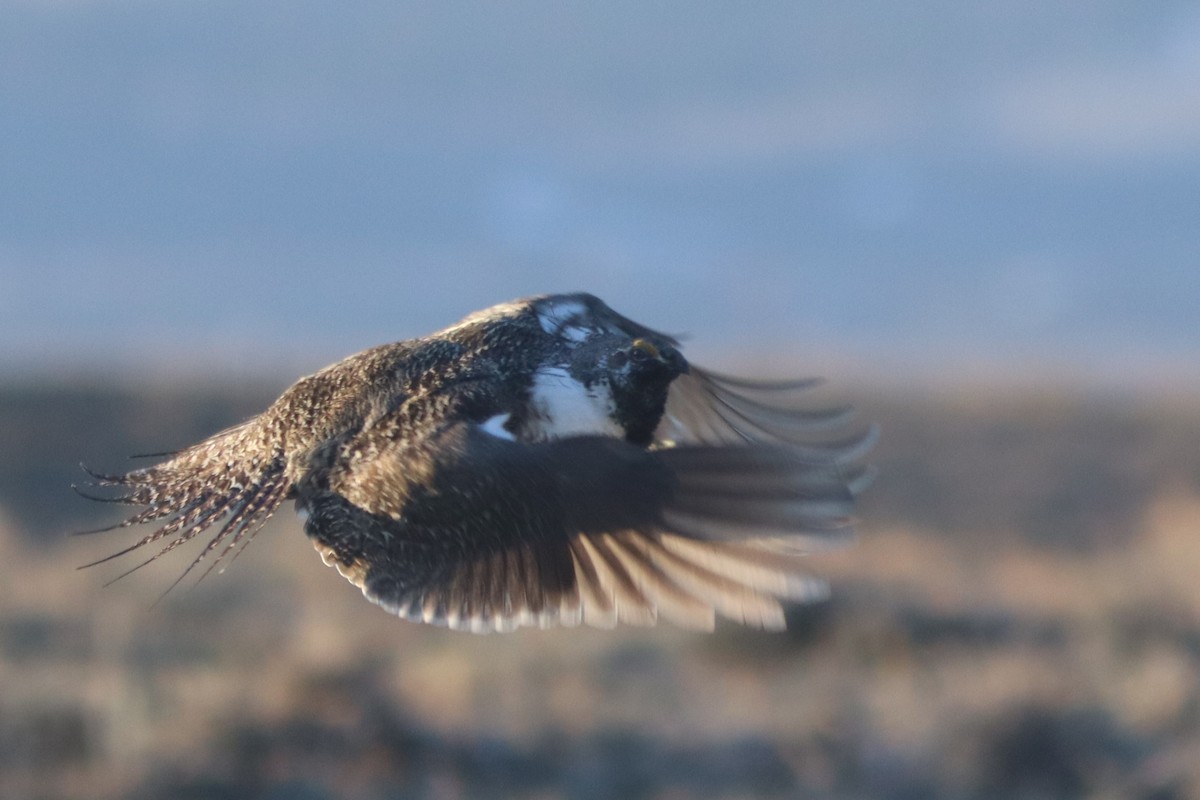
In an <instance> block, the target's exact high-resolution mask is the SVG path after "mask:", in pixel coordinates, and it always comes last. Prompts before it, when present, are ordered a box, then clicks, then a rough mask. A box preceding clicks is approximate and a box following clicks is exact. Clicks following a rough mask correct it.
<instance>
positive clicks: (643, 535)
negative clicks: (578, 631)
mask: <svg viewBox="0 0 1200 800" xmlns="http://www.w3.org/2000/svg"><path fill="white" fill-rule="evenodd" d="M395 433H396V429H395V428H394V427H392V426H389V425H386V424H383V425H380V426H378V427H377V428H376V429H373V430H368V431H365V432H364V433H362V434H360V435H359V436H358V437H356V438H355V439H354V440H353V441H351V442H347V443H344V444H342V445H340V446H338V447H336V448H331V449H330V450H329V451H328V452H327V453H325V454H324V455H323V456H322V457H321V458H319V459H318V461H320V462H321V463H315V464H314V468H313V470H312V471H311V473H310V476H309V478H308V479H306V480H305V481H304V482H303V483H302V484H301V486H300V488H299V492H298V498H297V505H298V507H300V508H301V510H302V511H304V512H306V513H307V514H308V518H307V520H306V523H305V529H306V532H307V533H308V535H309V536H310V537H312V539H313V540H314V544H315V546H316V547H317V549H318V551H319V552H320V553H321V555H322V557H323V559H324V560H325V562H326V563H327V564H329V565H331V566H336V567H337V568H338V570H339V571H340V572H341V573H342V574H343V575H344V576H345V577H347V578H348V579H349V580H350V581H351V582H353V583H354V584H356V585H357V586H359V587H360V588H361V589H362V591H363V594H364V595H365V596H366V597H367V598H368V599H370V600H372V601H373V602H375V603H378V604H379V605H381V606H383V607H384V608H386V609H388V610H389V611H391V612H393V613H396V614H398V615H400V616H402V617H406V618H408V619H412V620H417V621H424V622H430V623H437V624H442V625H447V626H450V627H452V628H458V629H466V630H473V631H490V630H509V629H512V628H514V627H517V626H520V625H538V626H543V627H546V626H550V625H554V624H564V625H574V624H578V623H580V622H586V623H588V624H591V625H596V626H600V627H611V626H613V625H615V624H616V623H618V622H622V623H631V624H652V623H653V622H655V621H656V619H658V618H659V617H662V618H664V619H668V620H670V621H672V622H674V623H677V624H679V625H682V626H685V627H692V628H700V629H711V628H712V626H713V624H714V618H715V616H716V615H720V616H723V617H727V618H730V619H733V620H736V621H738V622H742V623H745V624H748V625H753V626H758V627H764V628H773V629H778V628H782V627H783V625H784V617H783V611H782V606H781V601H786V600H804V599H809V598H812V597H814V596H818V595H820V594H822V593H823V591H824V585H823V584H822V583H820V582H819V581H815V580H813V579H811V578H808V577H806V576H805V575H804V574H803V573H802V572H801V571H800V569H799V566H800V565H799V556H800V554H801V552H802V551H803V550H804V549H806V548H808V547H810V546H812V545H813V544H814V543H817V544H820V543H827V542H831V541H835V540H837V539H838V538H840V537H843V536H845V535H847V534H848V533H849V531H850V525H851V519H850V516H849V515H850V513H851V505H852V502H853V496H852V492H851V491H850V489H849V486H848V482H849V481H850V480H852V477H853V475H852V473H853V470H851V469H848V468H847V467H845V466H843V465H840V464H839V463H838V461H837V459H836V458H835V457H834V455H831V454H830V453H828V452H825V451H823V450H820V449H818V448H810V449H807V450H800V449H796V448H785V447H775V446H765V445H756V446H749V445H744V444H743V445H715V446H713V445H682V446H678V447H674V448H667V449H662V450H649V451H647V450H644V449H642V448H639V447H636V446H634V445H631V444H628V443H626V442H623V441H620V440H617V439H613V438H608V437H593V436H584V437H572V438H565V439H559V440H554V441H548V442H538V443H524V442H518V441H513V440H511V439H505V438H500V437H497V436H494V435H492V434H491V433H489V432H488V431H487V430H486V429H485V428H484V427H481V426H479V425H476V424H474V423H467V422H459V423H454V424H449V425H444V426H441V427H438V428H435V429H431V430H430V431H429V432H428V433H426V434H424V435H421V436H418V437H413V436H412V435H411V430H410V431H408V434H409V435H406V436H399V437H398V436H396V435H395ZM322 459H323V460H322Z"/></svg>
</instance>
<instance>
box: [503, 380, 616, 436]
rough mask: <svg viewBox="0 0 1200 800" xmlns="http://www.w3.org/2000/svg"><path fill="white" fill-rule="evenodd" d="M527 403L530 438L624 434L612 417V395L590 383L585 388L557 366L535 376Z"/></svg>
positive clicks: (604, 388)
mask: <svg viewBox="0 0 1200 800" xmlns="http://www.w3.org/2000/svg"><path fill="white" fill-rule="evenodd" d="M531 402H532V405H533V410H534V414H533V415H532V418H531V419H530V422H529V428H528V431H527V433H528V435H529V436H530V437H531V438H534V439H558V438H561V437H564V436H584V435H589V434H591V435H602V436H617V437H624V435H625V432H624V431H623V430H622V429H621V426H620V425H618V424H617V423H616V422H615V421H614V420H613V418H612V413H613V401H612V393H611V392H610V391H609V389H608V387H607V386H606V385H603V384H594V385H593V386H592V387H591V388H588V387H586V386H584V385H583V384H582V383H580V382H579V381H577V380H575V379H574V378H572V377H571V376H570V375H569V374H568V373H567V371H566V370H564V369H561V368H559V367H551V368H548V369H543V370H540V371H539V372H538V373H537V375H536V376H535V378H534V381H533V395H532V398H531Z"/></svg>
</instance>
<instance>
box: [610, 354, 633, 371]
mask: <svg viewBox="0 0 1200 800" xmlns="http://www.w3.org/2000/svg"><path fill="white" fill-rule="evenodd" d="M628 360H629V356H627V355H625V351H624V350H618V351H617V352H615V353H613V354H612V355H611V356H609V357H608V365H609V366H610V367H615V368H616V369H620V368H621V367H623V366H625V362H627V361H628Z"/></svg>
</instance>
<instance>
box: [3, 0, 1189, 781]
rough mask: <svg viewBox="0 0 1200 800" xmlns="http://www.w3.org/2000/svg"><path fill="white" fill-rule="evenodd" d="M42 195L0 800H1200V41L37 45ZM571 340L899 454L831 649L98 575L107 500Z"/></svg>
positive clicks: (124, 538) (287, 21) (816, 36)
mask: <svg viewBox="0 0 1200 800" xmlns="http://www.w3.org/2000/svg"><path fill="white" fill-rule="evenodd" d="M0 153H2V154H3V155H2V156H0V795H3V796H4V797H6V798H7V797H12V798H85V797H86V798H160V797H162V798H205V799H207V798H301V800H304V799H306V798H333V797H347V798H371V799H373V798H409V797H411V798H426V797H429V798H455V797H539V798H541V797H545V798H551V797H569V798H609V797H612V798H678V797H714V798H717V797H719V798H741V797H846V796H853V797H887V798H892V797H895V798H917V797H922V798H924V797H934V798H938V797H955V798H964V797H965V798H975V797H979V798H985V797H1038V798H1042V797H1154V798H1174V797H1181V798H1182V797H1195V796H1200V766H1197V765H1200V582H1197V581H1196V580H1195V579H1194V574H1195V572H1196V569H1197V567H1198V566H1200V370H1197V368H1196V365H1197V362H1198V360H1200V336H1197V322H1196V320H1197V311H1198V308H1197V301H1198V298H1200V269H1198V268H1197V267H1198V265H1200V235H1198V234H1197V225H1198V222H1200V8H1198V7H1197V6H1196V4H1194V3H1189V2H1161V3H1138V2H1128V1H1126V2H1119V1H1116V0H1114V1H1113V2H1096V3H1089V4H1047V3H1035V2H1021V1H1019V0H1013V1H1012V2H1003V3H992V4H963V3H955V2H920V3H907V4H899V3H888V2H877V3H870V2H847V3H840V4H797V3H756V4H752V5H747V4H740V5H736V6H735V5H731V4H727V3H716V2H695V3H662V4H652V5H651V4H645V3H632V2H609V3H605V4H583V3H570V2H563V3H554V4H550V3H524V2H513V3H505V4H434V3H408V2H370V1H367V2H355V3H330V2H305V1H301V2H286V3H285V2H261V3H235V2H219V1H218V2H203V3H200V2H196V3H151V2H143V1H141V0H111V1H105V0H8V2H3V3H0ZM572 290H587V291H591V292H594V293H596V294H598V295H600V296H601V297H603V298H604V299H605V300H606V301H608V302H609V303H610V304H611V305H613V306H614V307H615V308H616V309H618V310H619V311H621V312H623V313H625V314H627V315H629V316H631V317H633V318H635V319H637V320H639V321H641V322H644V323H646V324H649V325H652V326H655V327H658V328H661V329H666V330H669V331H678V332H681V333H686V334H688V335H689V340H688V354H689V356H690V357H691V358H692V360H694V361H696V362H698V363H701V364H705V365H708V366H712V367H716V368H719V369H722V370H725V371H731V372H736V373H742V374H748V375H786V374H822V375H825V376H827V377H829V378H830V379H831V385H830V388H829V389H827V390H824V391H826V392H827V394H826V396H825V397H823V398H816V401H818V402H820V401H821V400H829V401H842V400H849V401H851V402H853V403H854V404H855V405H857V406H858V407H860V409H861V410H862V416H863V418H864V419H870V420H879V421H881V422H882V423H883V427H884V437H883V439H882V441H881V444H880V445H879V447H878V448H877V451H876V454H875V457H874V459H875V461H876V462H877V463H878V464H879V466H880V469H881V476H880V478H879V480H878V482H877V484H876V486H875V487H874V488H873V489H872V491H871V492H870V493H869V494H868V495H867V497H866V498H865V500H864V503H863V507H862V513H861V516H862V520H863V522H862V525H861V535H860V538H859V542H858V544H857V545H856V546H855V547H854V548H852V549H849V550H846V551H843V552H838V553H833V554H822V555H820V556H815V557H814V558H813V560H812V570H813V572H814V573H815V574H819V575H822V576H825V577H827V578H829V579H830V581H831V582H832V584H833V587H834V589H833V598H832V600H831V601H829V602H827V603H823V604H821V605H817V606H812V607H806V608H799V609H795V610H794V612H792V613H791V615H790V621H791V629H790V630H789V632H788V633H787V634H785V635H768V634H761V633H755V632H750V631H742V630H736V629H733V628H732V627H722V628H719V629H718V631H717V633H716V634H714V635H712V636H697V635H694V634H685V633H681V632H678V631H674V630H670V629H666V628H663V629H657V630H650V631H642V630H626V631H618V632H615V633H605V632H597V631H582V630H572V631H551V632H522V633H518V634H514V635H511V636H496V637H471V636H466V635H462V634H452V633H447V632H445V631H440V630H432V629H427V628H424V627H420V626H413V625H409V624H406V623H402V622H399V621H398V620H395V619H391V618H389V617H388V616H387V615H386V614H384V613H382V612H380V611H379V610H378V609H375V608H373V607H371V606H369V605H367V604H365V603H364V602H363V601H362V599H361V597H359V595H358V592H357V590H356V589H354V588H353V587H352V586H350V585H348V584H347V583H345V582H344V581H343V580H342V579H341V578H339V577H338V576H337V575H336V574H335V573H333V572H332V571H330V570H328V569H327V568H325V567H324V566H322V565H321V564H320V562H319V559H318V558H317V557H316V555H315V554H314V553H313V552H312V549H311V547H310V546H309V544H308V543H307V542H306V541H305V539H304V537H303V536H302V535H301V532H300V526H299V524H298V522H297V521H296V520H295V519H294V518H293V516H292V515H291V513H290V510H289V511H287V513H284V514H282V515H281V518H280V519H278V520H276V521H275V522H273V523H272V525H271V526H270V528H269V529H268V530H267V531H265V532H264V533H263V534H261V535H260V537H259V539H258V541H257V543H256V544H255V546H254V547H251V548H249V549H248V550H247V552H246V554H245V555H244V556H242V557H241V558H239V559H238V561H237V562H236V563H235V564H234V565H233V566H232V567H231V568H230V569H229V570H228V571H227V572H226V573H224V574H222V575H219V576H218V575H214V576H211V577H210V578H209V579H208V580H206V581H205V582H204V583H202V584H200V585H199V586H198V587H196V588H194V589H191V590H186V589H181V590H177V591H175V592H172V593H171V594H169V595H167V596H166V597H165V598H164V599H162V600H161V602H158V603H157V604H156V603H155V601H156V598H158V597H159V595H160V594H161V593H162V591H163V590H164V589H165V588H166V586H167V585H169V583H170V581H171V580H173V579H174V577H175V576H176V575H177V572H176V570H177V569H178V570H181V569H182V568H183V567H184V566H185V565H186V563H187V560H188V557H189V556H190V555H191V554H190V553H189V554H187V555H181V557H180V558H179V559H176V560H170V559H167V560H164V561H163V562H159V563H157V564H155V566H154V568H151V569H148V570H144V571H142V572H139V573H137V574H135V575H133V576H131V577H129V578H127V579H124V580H122V581H120V582H118V583H115V584H114V585H112V586H110V587H107V588H104V586H103V584H104V583H105V582H106V581H108V580H110V579H112V578H113V577H115V576H116V575H118V574H120V572H121V571H123V569H124V568H127V567H128V566H132V563H128V564H124V565H115V566H114V565H106V566H105V567H100V568H96V569H93V570H89V571H85V572H82V573H80V572H76V571H75V569H74V568H75V566H76V565H78V564H81V563H85V562H87V561H90V560H93V559H94V558H96V557H99V556H100V555H104V554H106V553H107V552H111V551H114V550H116V549H119V548H120V547H122V546H124V544H126V543H128V541H129V540H130V539H131V538H132V535H136V534H133V532H126V533H127V534H130V535H122V534H121V533H114V534H108V535H106V536H102V537H90V538H84V539H71V538H69V537H68V536H67V535H66V534H67V532H69V531H71V530H78V529H81V528H89V527H96V526H98V525H101V524H104V523H105V522H111V521H113V519H114V512H113V511H112V509H110V508H106V507H102V506H98V505H94V504H88V503H87V502H86V501H84V500H81V499H79V498H77V497H75V496H74V495H73V494H71V492H70V491H69V489H68V485H69V484H70V483H71V482H72V481H76V480H78V479H79V478H80V476H81V473H80V472H79V471H78V468H77V466H76V465H77V463H78V462H79V461H80V460H83V461H85V462H87V463H88V464H89V465H91V466H93V467H96V468H99V469H101V470H107V471H116V470H120V469H122V468H124V466H125V464H126V463H127V462H126V461H125V458H126V456H128V455H129V454H131V453H143V452H160V451H163V450H170V449H175V448H178V447H181V446H184V445H186V444H190V443H191V442H193V441H195V440H196V439H199V438H201V437H203V436H205V435H208V434H210V433H212V432H215V431H216V430H218V429H220V428H222V427H224V426H226V425H229V424H232V423H235V422H238V421H240V420H242V419H244V418H246V417H247V416H249V415H251V414H253V413H255V412H257V411H258V410H260V409H261V408H262V407H263V406H264V405H265V404H266V403H268V402H270V400H271V399H273V398H274V397H275V396H276V395H277V394H278V392H279V391H281V390H282V389H283V388H284V387H286V386H287V385H288V384H290V383H291V382H292V381H293V380H294V379H295V378H296V377H298V376H299V375H301V374H305V373H308V372H311V371H314V370H315V369H318V368H319V367H321V366H323V365H325V364H326V363H329V362H330V361H332V360H335V359H337V358H340V357H342V356H344V355H347V354H349V353H351V352H355V351H357V350H360V349H363V348H365V347H367V346H370V345H374V344H378V343H381V342H386V341H392V340H396V339H400V338H406V337H410V336H415V335H420V334H423V333H427V332H429V331H432V330H434V329H436V328H440V327H443V326H445V325H447V324H449V323H451V322H453V321H455V320H457V319H458V318H460V317H461V316H463V315H464V314H466V313H468V312H470V311H472V310H474V309H477V308H481V307H484V306H488V305H491V304H493V303H496V302H499V301H502V300H506V299H510V298H513V297H518V296H522V295H526V294H533V293H542V292H551V291H572ZM134 563H136V562H134Z"/></svg>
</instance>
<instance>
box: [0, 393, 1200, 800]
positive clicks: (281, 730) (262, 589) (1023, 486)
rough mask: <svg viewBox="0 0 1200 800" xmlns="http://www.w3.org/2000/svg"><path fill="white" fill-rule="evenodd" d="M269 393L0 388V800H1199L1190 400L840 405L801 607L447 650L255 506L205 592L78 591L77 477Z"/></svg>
mask: <svg viewBox="0 0 1200 800" xmlns="http://www.w3.org/2000/svg"><path fill="white" fill-rule="evenodd" d="M278 388H280V387H279V386H263V387H251V388H246V387H228V386H220V385H212V384H207V385H202V384H199V383H196V384H194V385H188V386H155V387H147V388H145V389H142V390H137V391H134V390H127V389H126V390H119V389H115V388H113V387H111V386H107V385H103V384H97V383H90V384H89V383H83V384H77V383H71V382H65V381H64V382H60V383H47V382H39V383H34V382H24V383H18V384H16V385H13V384H11V383H10V384H9V385H7V386H6V387H5V388H2V389H0V797H4V798H47V799H49V798H132V799H133V800H137V799H138V798H172V799H173V800H174V799H180V800H188V799H192V800H201V799H204V800H208V799H210V798H211V799H212V800H217V799H218V798H220V799H228V800H233V799H234V798H263V799H264V800H265V799H266V798H272V799H274V798H295V799H296V800H310V799H312V800H316V799H318V798H351V799H352V800H355V799H358V798H361V799H363V800H368V799H369V800H375V799H376V798H379V799H382V798H458V797H473V798H504V797H522V798H557V797H565V798H583V799H590V798H629V799H636V798H685V797H705V798H752V797H788V798H790V797H882V798H992V797H996V798H1000V797H1004V798H1008V797H1017V798H1059V797H1063V798H1072V797H1096V798H1108V797H1111V798H1127V797H1146V798H1176V797H1178V798H1185V797H1198V796H1200V580H1198V579H1197V577H1196V575H1197V572H1200V398H1191V402H1189V398H1173V399H1171V400H1169V401H1168V400H1162V401H1158V402H1154V401H1149V400H1143V401H1133V400H1129V399H1117V398H1112V397H1101V396H1096V395H1093V394H1087V393H1072V392H1067V391H1040V392H1039V391H1033V390H1030V391H1027V392H1024V393H1010V394H1007V395H1004V396H998V395H996V394H993V393H988V392H983V391H978V390H975V391H963V392H959V393H954V392H946V393H943V394H940V395H934V394H929V395H925V396H920V395H917V394H915V393H910V394H907V395H905V394H902V393H897V392H895V391H886V392H885V391H878V390H870V389H860V390H855V391H851V392H849V394H851V395H852V396H854V397H855V398H856V399H858V401H859V405H860V406H861V407H862V409H863V416H864V418H868V419H878V420H880V421H881V422H882V424H883V429H884V436H883V438H882V440H881V442H880V445H879V447H878V448H877V450H876V453H875V454H874V456H873V460H874V462H875V463H877V464H878V465H879V468H880V477H879V479H878V481H877V483H876V485H875V486H874V487H873V488H872V489H871V490H870V492H869V493H868V495H867V496H866V498H865V500H864V503H863V504H862V509H861V517H862V520H863V522H862V525H861V530H860V535H859V537H858V542H857V544H856V545H855V546H854V547H852V548H849V549H846V550H843V551H839V552H834V553H823V554H817V555H814V556H813V557H812V571H813V572H814V573H815V574H818V575H821V576H824V577H826V578H828V579H829V580H830V582H831V583H832V586H833V596H832V599H831V600H830V601H829V602H826V603H823V604H820V605H815V606H809V607H801V608H796V609H794V611H793V612H792V613H791V614H790V616H789V619H790V630H789V631H788V632H787V633H786V634H765V633H759V632H755V631H747V630H742V629H738V628H736V627H734V626H720V627H719V628H718V631H717V632H716V633H715V634H714V635H711V636H706V635H698V634H692V633H686V632H682V631H678V630H674V629H671V628H669V627H661V628H657V629H649V630H640V629H625V630H619V631H616V632H603V631H595V630H589V629H577V630H557V631H524V632H519V633H516V634H510V635H503V636H499V635H497V636H471V635H468V634H461V633H451V632H447V631H444V630H439V629H433V628H429V627H425V626H418V625H412V624H408V623H404V622H401V621H399V620H396V619H393V618H391V617H389V616H388V615H387V614H386V613H384V612H382V611H380V610H379V609H378V608H375V607H373V606H371V605H369V604H367V603H366V602H365V601H363V599H362V598H361V597H360V596H359V594H358V591H357V590H356V589H354V587H352V586H350V585H349V584H348V583H346V582H345V581H344V580H342V579H341V578H340V577H338V575H337V574H336V573H334V572H333V571H332V570H330V569H328V568H326V567H324V566H323V565H322V564H321V562H320V560H319V558H318V557H317V555H316V554H315V553H314V551H313V549H312V547H311V546H310V545H309V543H308V542H307V541H306V540H305V537H304V536H303V534H302V532H301V529H300V525H299V522H298V521H297V520H296V519H295V518H294V517H293V516H292V514H291V513H290V509H287V508H286V507H285V513H283V514H281V515H280V516H279V517H278V518H277V519H276V520H274V521H273V522H272V523H271V525H270V526H269V527H268V528H267V529H266V530H265V531H264V532H263V533H261V534H260V535H259V537H258V539H257V540H256V541H255V542H254V544H253V545H252V546H251V547H249V548H248V549H247V550H246V552H245V554H244V555H242V556H241V557H240V558H238V559H237V560H236V561H235V562H234V563H233V564H232V565H230V566H229V568H228V570H227V571H225V572H224V573H223V574H216V573H214V574H213V575H211V576H209V578H208V579H206V580H204V581H203V582H202V583H200V584H199V585H197V586H196V587H195V588H191V589H189V588H187V585H188V584H187V583H185V584H183V585H181V586H180V587H179V588H177V589H176V590H175V591H173V592H171V593H169V594H167V595H166V596H165V597H164V598H163V599H162V600H161V601H159V602H156V601H158V599H159V597H160V595H161V594H162V592H163V590H164V589H166V587H167V586H168V585H169V584H170V583H171V581H172V580H173V579H174V578H175V577H176V576H177V574H178V572H179V571H180V570H182V569H183V567H184V566H186V563H187V561H188V560H189V557H190V556H191V555H193V554H194V551H191V550H188V551H187V553H181V554H172V556H175V555H178V557H177V558H176V557H167V558H164V559H162V560H161V561H159V562H157V563H155V564H154V565H152V566H151V567H149V568H147V569H144V570H141V571H139V572H137V573H135V574H133V575H131V576H130V577H128V578H125V579H123V580H120V581H118V582H116V583H114V584H113V585H111V586H108V587H104V585H103V584H104V583H105V582H106V581H108V580H110V579H112V578H113V577H115V576H116V575H118V574H120V573H121V572H122V571H123V570H124V569H126V568H128V567H130V566H132V565H133V564H134V563H137V562H136V560H133V559H125V560H124V561H121V562H119V563H117V564H107V565H103V566H100V567H97V568H94V569H90V570H84V571H77V570H76V569H75V567H76V566H77V565H79V564H82V563H86V562H88V561H91V560H94V559H95V558H97V557H100V556H102V555H105V554H107V553H109V552H113V551H115V550H117V549H120V548H121V547H123V546H125V544H128V543H129V541H131V539H132V536H131V534H132V532H131V531H124V532H120V531H118V532H114V533H108V534H100V535H97V536H91V537H77V538H71V537H67V536H66V535H65V534H66V532H67V531H70V530H73V529H75V530H78V529H82V528H91V527H97V526H99V525H101V524H104V523H106V522H111V521H113V519H114V518H115V516H116V514H117V510H116V509H113V508H112V507H109V506H102V505H98V504H92V503H89V502H87V501H85V500H82V499H80V498H78V497H76V496H75V495H73V494H72V493H71V492H70V490H69V488H68V487H69V484H70V483H71V482H72V481H77V480H79V479H80V478H81V477H82V473H80V472H79V471H78V467H77V466H76V465H77V463H78V462H79V461H80V460H84V461H86V462H87V463H88V464H89V465H91V466H94V467H96V468H99V469H102V470H109V471H115V470H118V469H120V468H121V467H122V466H123V465H124V464H125V463H127V462H125V460H124V458H125V456H126V455H128V454H130V453H142V452H154V451H161V450H164V449H170V448H174V447H179V446H182V445H186V444H189V443H190V442H192V441H194V440H195V439H198V438H200V437H201V436H203V435H205V434H208V433H211V432H213V431H215V430H217V429H219V428H221V427H223V426H225V425H228V424H230V423H233V422H236V421H238V420H240V419H242V418H244V417H245V416H247V415H249V414H251V413H253V412H254V411H256V410H257V409H258V408H260V407H261V406H262V405H263V404H264V403H265V402H267V401H268V400H269V399H270V398H271V396H272V395H273V393H274V392H275V391H276V390H277V389H278Z"/></svg>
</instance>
